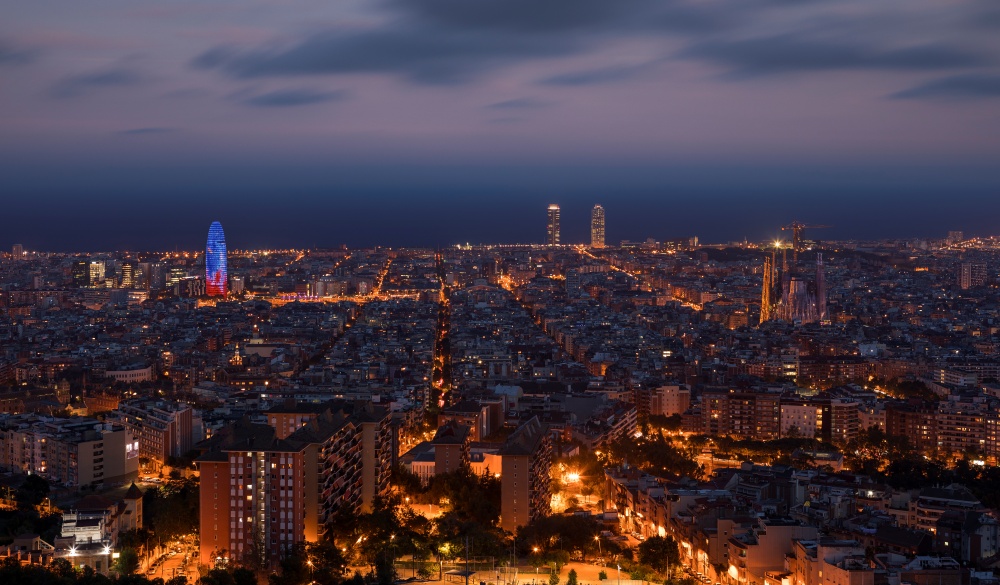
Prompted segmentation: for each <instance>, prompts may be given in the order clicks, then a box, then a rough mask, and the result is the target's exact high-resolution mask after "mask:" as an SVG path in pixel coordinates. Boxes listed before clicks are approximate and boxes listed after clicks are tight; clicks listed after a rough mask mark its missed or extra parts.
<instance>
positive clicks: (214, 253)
mask: <svg viewBox="0 0 1000 585" xmlns="http://www.w3.org/2000/svg"><path fill="white" fill-rule="evenodd" d="M227 262H228V258H227V256H226V234H225V232H223V231H222V224H221V223H219V222H217V221H213V222H212V225H211V227H209V228H208V243H207V244H206V245H205V294H207V295H208V296H210V297H224V296H226V294H227V293H228V292H229V270H228V266H227Z"/></svg>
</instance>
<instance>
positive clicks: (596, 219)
mask: <svg viewBox="0 0 1000 585" xmlns="http://www.w3.org/2000/svg"><path fill="white" fill-rule="evenodd" d="M590 247H591V248H603V247H604V208H603V207H601V206H600V205H595V206H594V210H593V211H592V212H590Z"/></svg>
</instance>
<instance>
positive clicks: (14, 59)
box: [0, 39, 35, 65]
mask: <svg viewBox="0 0 1000 585" xmlns="http://www.w3.org/2000/svg"><path fill="white" fill-rule="evenodd" d="M34 57H35V53H34V51H31V50H29V49H25V48H22V47H18V46H16V45H14V44H12V43H10V42H7V41H5V40H3V39H0V65H23V64H25V63H29V62H31V60H32V59H34Z"/></svg>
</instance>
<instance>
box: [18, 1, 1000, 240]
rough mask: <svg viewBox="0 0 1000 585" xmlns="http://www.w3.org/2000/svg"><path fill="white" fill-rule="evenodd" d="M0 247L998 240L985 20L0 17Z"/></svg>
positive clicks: (42, 7) (678, 15)
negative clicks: (595, 214) (600, 214)
mask: <svg viewBox="0 0 1000 585" xmlns="http://www.w3.org/2000/svg"><path fill="white" fill-rule="evenodd" d="M0 16H2V18H0V202H2V204H3V205H2V208H0V209H2V212H0V213H3V218H4V219H5V220H6V221H4V226H3V229H2V230H0V246H3V247H5V248H9V245H10V244H11V243H14V242H19V243H23V244H25V245H26V246H27V247H29V248H32V249H44V250H72V249H89V250H98V249H100V250H110V249H125V248H129V249H173V248H175V247H179V248H182V249H185V248H187V249H194V248H197V247H199V246H201V245H202V244H203V240H204V237H205V233H206V232H207V229H208V226H209V224H210V223H211V222H212V221H213V220H219V221H221V222H222V223H223V225H224V226H225V229H226V235H227V237H228V240H229V245H230V248H240V247H256V246H335V245H339V244H348V245H350V246H365V245H372V244H385V245H396V246H399V245H430V246H435V245H437V246H444V245H450V244H454V243H458V242H463V243H464V242H467V241H468V242H473V243H476V242H486V241H500V242H532V241H533V242H541V241H542V240H543V238H544V231H545V225H544V224H545V207H546V205H547V204H549V203H559V204H561V205H562V208H563V226H564V227H563V239H564V241H568V242H577V241H584V240H585V239H586V237H587V228H588V221H589V211H590V208H591V207H592V206H593V204H594V203H601V204H602V205H604V207H605V208H606V209H607V222H608V224H607V225H608V227H607V229H608V239H609V241H612V242H614V241H617V240H620V239H644V238H646V237H655V238H658V239H663V238H672V237H685V236H692V235H697V236H699V237H700V238H701V239H702V240H703V241H712V242H722V241H733V240H742V239H743V238H744V237H746V238H750V239H764V238H769V237H773V236H774V235H776V234H777V233H778V231H777V226H780V225H781V224H782V223H787V222H788V221H790V220H792V219H799V220H803V221H807V222H811V223H825V224H830V225H833V226H834V228H832V229H829V230H824V231H823V232H822V233H821V232H816V233H815V234H812V235H815V236H817V237H829V238H848V237H857V238H874V237H902V236H918V237H941V236H943V235H944V234H945V233H946V232H947V231H948V230H951V229H963V230H965V231H966V232H967V233H970V234H980V235H989V234H1000V229H997V228H998V227H1000V3H998V2H996V0H950V1H947V2H942V1H941V0H882V1H879V2H872V1H871V0H738V1H733V0H727V1H723V0H365V1H360V0H337V1H330V0H322V1H311V0H271V1H258V0H198V1H192V2H186V1H169V2H168V1H163V0H159V1H156V2H146V1H140V0H86V1H78V0H58V1H57V0H53V1H35V2H29V1H24V0H0Z"/></svg>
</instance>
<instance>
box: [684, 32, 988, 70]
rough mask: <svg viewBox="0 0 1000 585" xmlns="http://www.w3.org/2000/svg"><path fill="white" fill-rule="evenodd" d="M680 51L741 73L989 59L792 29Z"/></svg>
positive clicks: (923, 66)
mask: <svg viewBox="0 0 1000 585" xmlns="http://www.w3.org/2000/svg"><path fill="white" fill-rule="evenodd" d="M679 56H680V57H685V58H691V59H700V60H705V61H710V62H713V63H716V64H718V65H722V66H724V67H727V68H729V69H730V71H731V72H732V73H733V74H736V75H739V76H754V75H769V74H779V73H799V72H813V71H831V70H846V69H880V70H900V71H907V70H908V71H925V70H926V71H932V70H942V69H957V68H965V67H973V66H977V65H984V64H987V63H988V60H987V58H986V57H984V56H982V55H980V54H978V53H975V52H972V51H967V50H963V49H959V48H955V47H949V46H942V45H919V46H911V47H905V48H894V49H886V48H876V47H872V46H868V45H864V44H860V43H856V44H851V43H844V42H827V41H814V40H808V39H804V38H800V37H796V36H791V35H781V36H772V37H763V38H755V39H742V40H715V41H707V42H702V43H697V44H694V45H692V46H690V47H688V48H686V49H684V50H683V51H681V52H680V54H679Z"/></svg>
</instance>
